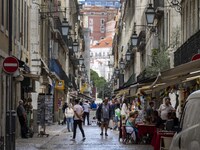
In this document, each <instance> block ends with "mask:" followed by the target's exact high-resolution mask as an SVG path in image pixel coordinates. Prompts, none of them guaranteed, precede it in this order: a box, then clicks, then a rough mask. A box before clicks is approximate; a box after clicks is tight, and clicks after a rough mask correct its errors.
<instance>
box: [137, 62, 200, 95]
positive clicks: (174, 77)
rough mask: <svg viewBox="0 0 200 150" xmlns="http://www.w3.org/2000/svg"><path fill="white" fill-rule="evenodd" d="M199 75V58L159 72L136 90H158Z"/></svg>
mask: <svg viewBox="0 0 200 150" xmlns="http://www.w3.org/2000/svg"><path fill="white" fill-rule="evenodd" d="M199 77H200V60H195V61H191V62H189V63H185V64H182V65H179V66H177V67H174V68H172V69H169V70H166V71H163V72H160V73H159V74H158V76H157V78H156V79H155V81H154V82H152V83H150V84H145V85H144V86H142V87H140V88H139V89H138V91H141V90H143V91H145V92H147V91H158V90H161V89H164V88H166V87H168V86H171V85H175V84H178V83H183V82H187V81H190V80H194V79H197V78H199Z"/></svg>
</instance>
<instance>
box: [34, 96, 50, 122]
mask: <svg viewBox="0 0 200 150" xmlns="http://www.w3.org/2000/svg"><path fill="white" fill-rule="evenodd" d="M37 123H38V124H39V125H41V126H44V125H46V124H47V125H50V124H52V123H53V95H52V94H44V93H39V95H38V111H37Z"/></svg>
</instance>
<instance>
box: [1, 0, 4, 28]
mask: <svg viewBox="0 0 200 150" xmlns="http://www.w3.org/2000/svg"><path fill="white" fill-rule="evenodd" d="M1 24H2V26H3V25H4V0H1Z"/></svg>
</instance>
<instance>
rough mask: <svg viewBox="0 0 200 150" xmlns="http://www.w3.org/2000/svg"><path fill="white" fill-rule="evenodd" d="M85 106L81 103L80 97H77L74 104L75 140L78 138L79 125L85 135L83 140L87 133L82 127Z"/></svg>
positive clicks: (73, 139)
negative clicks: (77, 129)
mask: <svg viewBox="0 0 200 150" xmlns="http://www.w3.org/2000/svg"><path fill="white" fill-rule="evenodd" d="M82 116H83V107H82V106H81V105H80V104H79V99H75V105H74V132H73V138H72V139H71V140H72V141H75V138H76V128H77V126H79V129H80V131H81V133H82V136H83V141H84V140H85V139H86V138H85V133H84V130H83V127H82V121H83V117H82Z"/></svg>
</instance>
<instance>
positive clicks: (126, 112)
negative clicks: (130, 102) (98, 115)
mask: <svg viewBox="0 0 200 150" xmlns="http://www.w3.org/2000/svg"><path fill="white" fill-rule="evenodd" d="M128 114H129V111H128V108H127V106H126V104H125V103H123V104H122V109H121V115H125V116H126V119H127V118H128Z"/></svg>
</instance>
